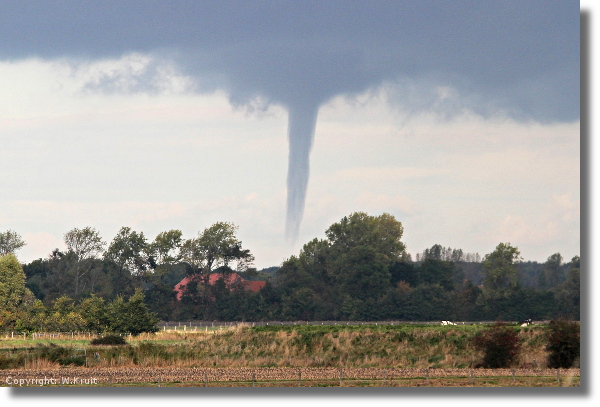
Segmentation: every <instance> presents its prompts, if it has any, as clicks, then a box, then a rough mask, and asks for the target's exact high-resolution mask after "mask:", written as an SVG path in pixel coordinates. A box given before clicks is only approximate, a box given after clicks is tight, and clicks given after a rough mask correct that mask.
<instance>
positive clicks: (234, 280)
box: [173, 273, 266, 300]
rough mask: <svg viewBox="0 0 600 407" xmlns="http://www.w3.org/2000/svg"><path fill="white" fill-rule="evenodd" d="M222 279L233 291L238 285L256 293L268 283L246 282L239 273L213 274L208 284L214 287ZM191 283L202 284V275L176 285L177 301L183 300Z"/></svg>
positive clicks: (191, 277)
mask: <svg viewBox="0 0 600 407" xmlns="http://www.w3.org/2000/svg"><path fill="white" fill-rule="evenodd" d="M222 279H224V281H225V285H226V286H227V288H229V289H230V290H232V289H233V288H234V287H235V286H237V285H238V284H241V285H242V286H243V287H244V289H245V290H249V291H252V292H254V293H255V292H258V291H259V290H260V289H261V288H263V287H264V286H265V284H266V281H250V280H246V279H244V278H243V277H242V276H240V275H239V274H237V273H227V274H225V275H224V274H223V273H212V274H211V275H210V276H209V279H208V284H210V285H214V284H215V283H216V282H217V281H218V280H222ZM191 281H196V282H197V283H198V284H202V279H201V277H200V275H198V274H196V275H193V276H188V277H186V278H184V279H183V280H181V281H180V282H179V283H177V284H176V285H175V288H174V289H173V291H175V292H176V293H177V294H176V296H177V300H181V296H182V295H183V293H184V291H185V287H186V286H187V285H188V284H189V283H190V282H191Z"/></svg>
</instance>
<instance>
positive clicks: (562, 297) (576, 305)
mask: <svg viewBox="0 0 600 407" xmlns="http://www.w3.org/2000/svg"><path fill="white" fill-rule="evenodd" d="M580 262H581V260H580V258H579V256H575V257H573V259H571V263H569V271H568V272H567V279H566V281H565V282H564V283H562V284H560V285H559V286H558V287H557V288H556V298H557V300H558V303H559V305H560V309H561V310H562V312H563V315H565V316H568V317H569V318H572V319H575V320H577V321H579V319H580V315H581V311H580V302H581V285H580V270H579V268H580Z"/></svg>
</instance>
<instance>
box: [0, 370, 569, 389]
mask: <svg viewBox="0 0 600 407" xmlns="http://www.w3.org/2000/svg"><path fill="white" fill-rule="evenodd" d="M0 375H1V376H0V380H1V381H0V386H7V385H10V383H18V381H19V380H21V379H24V380H25V379H36V380H41V379H44V378H48V379H50V378H54V379H56V380H57V382H56V383H65V385H73V384H74V385H87V384H88V383H89V379H96V380H94V382H95V384H96V385H99V386H111V385H128V384H129V385H135V384H138V385H154V386H156V385H157V383H162V384H164V385H168V384H169V383H178V384H186V383H187V384H189V385H197V386H203V385H208V386H223V385H225V386H238V385H239V386H248V385H249V384H250V383H252V384H254V383H256V384H257V385H261V386H264V385H268V386H282V385H283V386H296V385H302V386H312V385H320V384H319V383H320V382H321V384H323V383H330V385H333V384H331V383H334V384H335V383H337V384H338V385H339V384H340V379H341V380H342V383H346V384H347V385H352V383H356V384H358V383H359V382H360V381H366V382H371V383H377V382H378V383H380V384H378V385H380V386H381V385H385V384H386V383H387V384H388V385H389V384H390V383H393V381H394V379H410V378H413V379H420V382H419V383H421V384H414V383H413V385H418V386H420V385H431V386H448V385H449V384H447V381H448V380H445V379H452V378H454V379H460V380H461V383H462V384H458V385H465V386H468V385H475V386H478V385H481V386H487V385H494V383H493V382H490V383H491V384H489V383H488V382H487V381H486V380H482V379H489V378H495V379H497V380H501V381H502V383H508V384H502V383H500V384H499V385H500V386H503V385H509V386H510V385H511V384H510V381H511V380H512V381H513V382H514V380H515V378H516V379H517V380H519V381H521V382H522V380H523V378H546V379H548V378H549V379H550V380H546V381H547V382H548V383H549V384H546V386H550V385H552V386H557V385H558V383H559V379H560V380H561V381H560V383H562V385H565V384H566V385H568V386H573V385H575V386H578V385H579V377H580V370H579V369H560V370H559V371H557V370H556V369H428V370H427V369H400V368H390V369H381V368H348V369H341V370H340V369H333V368H211V369H209V368H144V367H134V368H79V367H71V368H58V369H13V370H2V371H1V373H0ZM9 378H10V379H9ZM64 378H66V379H67V380H69V381H68V382H66V381H65V380H64ZM75 378H77V379H78V380H77V381H75V383H73V379H75ZM503 378H504V379H503ZM507 379H508V380H507ZM261 382H262V384H261ZM236 383H237V384H236ZM486 383H487V384H486ZM526 383H527V382H525V384H524V385H525V386H545V385H544V384H543V382H540V381H533V382H531V383H532V384H526ZM13 385H15V384H13ZM29 385H30V386H31V385H35V384H29ZM325 385H326V384H325ZM359 385H360V384H359ZM362 385H364V384H362ZM371 385H373V384H371ZM392 385H393V384H392ZM409 385H410V384H409Z"/></svg>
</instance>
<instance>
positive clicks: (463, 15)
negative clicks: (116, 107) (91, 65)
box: [0, 0, 579, 121]
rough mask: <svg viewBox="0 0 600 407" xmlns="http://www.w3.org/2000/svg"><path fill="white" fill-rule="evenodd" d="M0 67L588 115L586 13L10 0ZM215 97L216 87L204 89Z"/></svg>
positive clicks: (490, 7) (348, 4)
mask: <svg viewBox="0 0 600 407" xmlns="http://www.w3.org/2000/svg"><path fill="white" fill-rule="evenodd" d="M1 10H2V12H1V13H0V38H1V41H2V42H1V45H0V57H2V58H3V59H6V58H11V59H12V58H20V57H27V56H37V57H48V58H53V57H58V56H78V57H89V58H97V57H109V56H110V57H115V56H120V55H122V54H124V53H128V52H131V51H140V52H152V51H156V50H165V51H167V52H172V51H175V52H177V54H178V55H179V57H180V60H179V61H180V62H181V63H182V68H184V69H185V70H186V71H188V72H191V73H194V74H196V75H198V76H199V77H201V78H202V77H204V78H220V79H222V82H218V83H213V84H212V85H213V86H214V87H216V86H219V87H223V86H225V87H227V88H228V90H229V91H230V92H231V95H232V98H233V99H234V100H237V101H240V102H241V101H243V100H245V99H250V98H252V97H254V96H256V95H260V96H262V97H264V98H266V99H269V100H272V101H273V102H278V103H282V104H288V103H291V101H292V100H295V99H297V98H302V99H304V100H311V101H315V102H317V103H318V102H322V101H325V100H327V99H329V98H331V97H333V96H335V95H338V94H344V93H353V92H360V91H362V90H364V89H366V88H368V87H372V86H377V85H378V84H380V83H381V82H382V81H386V80H388V81H392V80H396V79H398V78H400V79H406V78H421V79H422V78H434V79H435V80H436V81H437V82H439V83H442V84H445V85H450V86H453V87H455V88H457V89H458V90H459V92H460V94H461V95H463V96H464V98H465V99H468V98H470V100H477V105H478V106H481V103H482V102H483V103H484V104H485V103H486V102H488V101H491V102H493V103H494V105H497V106H501V107H504V108H506V109H507V110H509V111H512V112H514V113H515V114H518V115H521V116H522V117H524V118H525V117H527V118H531V119H535V120H539V121H555V120H558V121H564V120H576V119H577V118H578V116H579V2H576V1H549V0H546V1H539V0H537V1H522V0H519V1H508V0H504V1H482V0H477V1H460V0H459V1H426V0H425V1H424V0H419V1H399V0H398V1H293V2H292V1H219V2H214V1H125V2H112V1H111V2H109V1H82V0H76V1H50V2H40V1H37V0H35V1H3V2H1ZM204 85H206V86H209V85H211V84H208V83H204Z"/></svg>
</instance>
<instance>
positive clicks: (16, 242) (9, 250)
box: [0, 230, 27, 256]
mask: <svg viewBox="0 0 600 407" xmlns="http://www.w3.org/2000/svg"><path fill="white" fill-rule="evenodd" d="M26 244H27V243H25V241H24V240H23V239H22V238H21V235H19V234H18V233H17V232H15V231H13V230H7V231H6V232H2V233H0V256H6V255H7V254H15V252H16V251H17V250H19V249H20V248H22V247H23V246H25V245H26Z"/></svg>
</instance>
